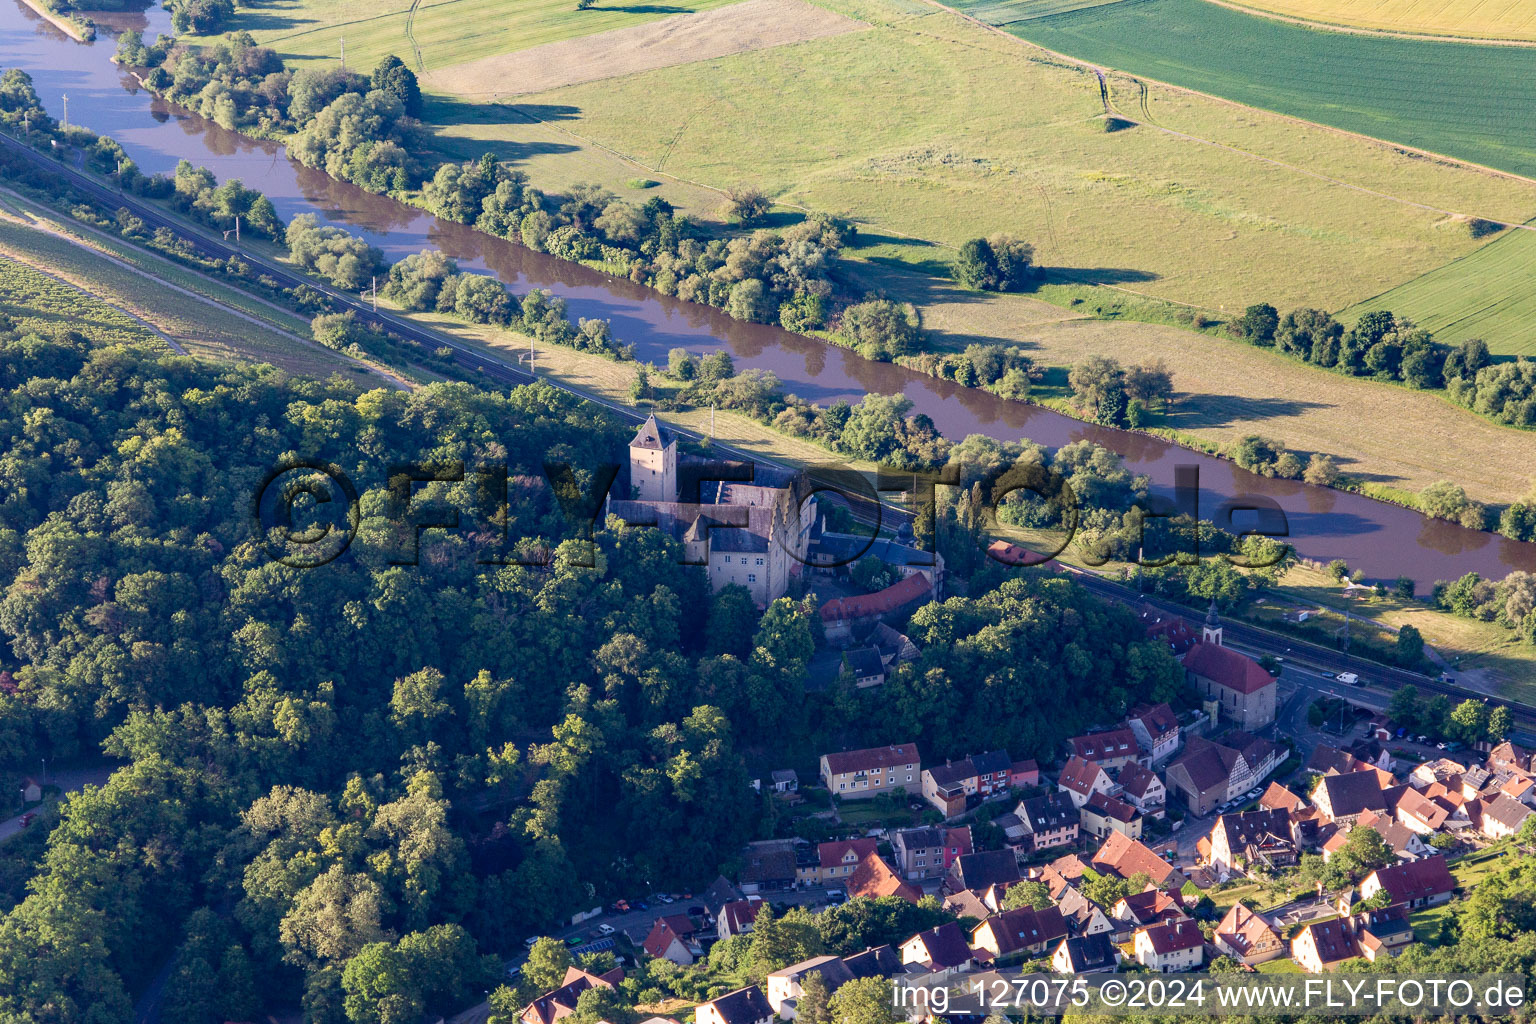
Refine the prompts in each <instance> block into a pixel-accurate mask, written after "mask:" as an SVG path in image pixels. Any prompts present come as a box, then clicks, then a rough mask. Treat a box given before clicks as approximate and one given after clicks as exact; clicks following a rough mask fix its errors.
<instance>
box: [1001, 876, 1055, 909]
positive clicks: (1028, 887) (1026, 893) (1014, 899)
mask: <svg viewBox="0 0 1536 1024" xmlns="http://www.w3.org/2000/svg"><path fill="white" fill-rule="evenodd" d="M1054 905H1055V901H1054V900H1052V899H1051V889H1050V886H1048V885H1046V884H1045V883H1044V882H1015V883H1014V884H1013V885H1010V886H1009V887H1008V891H1007V892H1006V893H1005V894H1004V895H1003V909H1004V910H1017V909H1019V908H1020V907H1033V908H1034V909H1035V910H1044V909H1045V908H1046V907H1050V906H1054Z"/></svg>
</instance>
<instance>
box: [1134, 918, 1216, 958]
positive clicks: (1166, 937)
mask: <svg viewBox="0 0 1536 1024" xmlns="http://www.w3.org/2000/svg"><path fill="white" fill-rule="evenodd" d="M1143 932H1144V933H1145V934H1146V936H1147V941H1148V942H1150V943H1151V944H1152V949H1153V951H1154V952H1156V953H1158V954H1160V955H1167V954H1169V953H1177V952H1179V951H1180V950H1183V949H1194V948H1196V947H1197V946H1202V945H1204V944H1205V935H1204V934H1203V933H1202V932H1201V931H1200V926H1199V925H1198V924H1196V923H1195V922H1193V921H1190V920H1187V919H1186V920H1182V921H1164V922H1163V923H1162V924H1155V925H1153V926H1152V927H1150V928H1145V929H1143Z"/></svg>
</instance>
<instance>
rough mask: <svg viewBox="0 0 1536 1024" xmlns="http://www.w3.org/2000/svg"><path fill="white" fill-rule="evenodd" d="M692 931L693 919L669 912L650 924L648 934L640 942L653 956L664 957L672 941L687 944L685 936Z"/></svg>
mask: <svg viewBox="0 0 1536 1024" xmlns="http://www.w3.org/2000/svg"><path fill="white" fill-rule="evenodd" d="M693 932H694V927H693V919H692V918H690V917H689V916H688V915H687V914H669V915H667V916H666V917H658V918H657V919H656V923H655V924H653V925H652V926H651V931H650V934H648V935H647V936H646V937H645V941H644V942H643V943H641V945H642V946H644V947H645V951H646V952H647V953H649V954H651V956H654V957H664V956H666V955H667V950H668V949H670V948H672V943H673V942H674V941H676V942H681V943H682V944H683V945H684V946H687V944H688V943H687V937H688V936H689V935H692V934H693Z"/></svg>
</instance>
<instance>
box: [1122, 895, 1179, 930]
mask: <svg viewBox="0 0 1536 1024" xmlns="http://www.w3.org/2000/svg"><path fill="white" fill-rule="evenodd" d="M1115 915H1116V916H1117V917H1129V918H1130V919H1131V920H1132V921H1134V922H1136V924H1138V925H1142V926H1148V925H1153V924H1157V923H1158V922H1160V921H1168V920H1176V919H1178V918H1181V917H1188V916H1189V915H1188V914H1186V913H1184V904H1183V903H1181V902H1179V901H1178V900H1176V899H1174V898H1173V897H1172V896H1170V895H1169V894H1168V893H1166V892H1164V891H1163V890H1161V889H1147V890H1145V891H1143V892H1133V893H1131V894H1130V895H1129V896H1125V897H1123V898H1122V899H1121V900H1120V902H1119V903H1116V904H1115Z"/></svg>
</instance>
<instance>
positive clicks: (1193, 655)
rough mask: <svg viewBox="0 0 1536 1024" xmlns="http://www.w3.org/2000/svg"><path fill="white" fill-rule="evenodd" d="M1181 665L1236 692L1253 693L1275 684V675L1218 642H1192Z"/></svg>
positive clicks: (1244, 655)
mask: <svg viewBox="0 0 1536 1024" xmlns="http://www.w3.org/2000/svg"><path fill="white" fill-rule="evenodd" d="M1184 667H1185V668H1186V669H1187V670H1189V671H1190V672H1193V673H1194V674H1195V675H1197V676H1200V677H1202V678H1204V679H1209V680H1210V681H1211V682H1213V683H1215V684H1217V685H1218V686H1224V687H1226V688H1227V689H1229V690H1235V691H1237V692H1238V693H1257V692H1259V691H1260V690H1262V689H1264V687H1266V686H1274V685H1275V677H1274V676H1272V675H1270V674H1269V673H1268V672H1266V671H1264V669H1263V668H1262V667H1261V666H1260V665H1259V663H1258V662H1256V661H1254V660H1253V659H1252V658H1250V657H1248V656H1247V655H1246V654H1239V653H1238V652H1237V651H1234V650H1233V649H1232V648H1230V647H1222V646H1220V645H1219V644H1208V643H1204V642H1201V643H1198V644H1195V646H1193V647H1191V648H1190V649H1189V653H1188V654H1186V655H1184Z"/></svg>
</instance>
